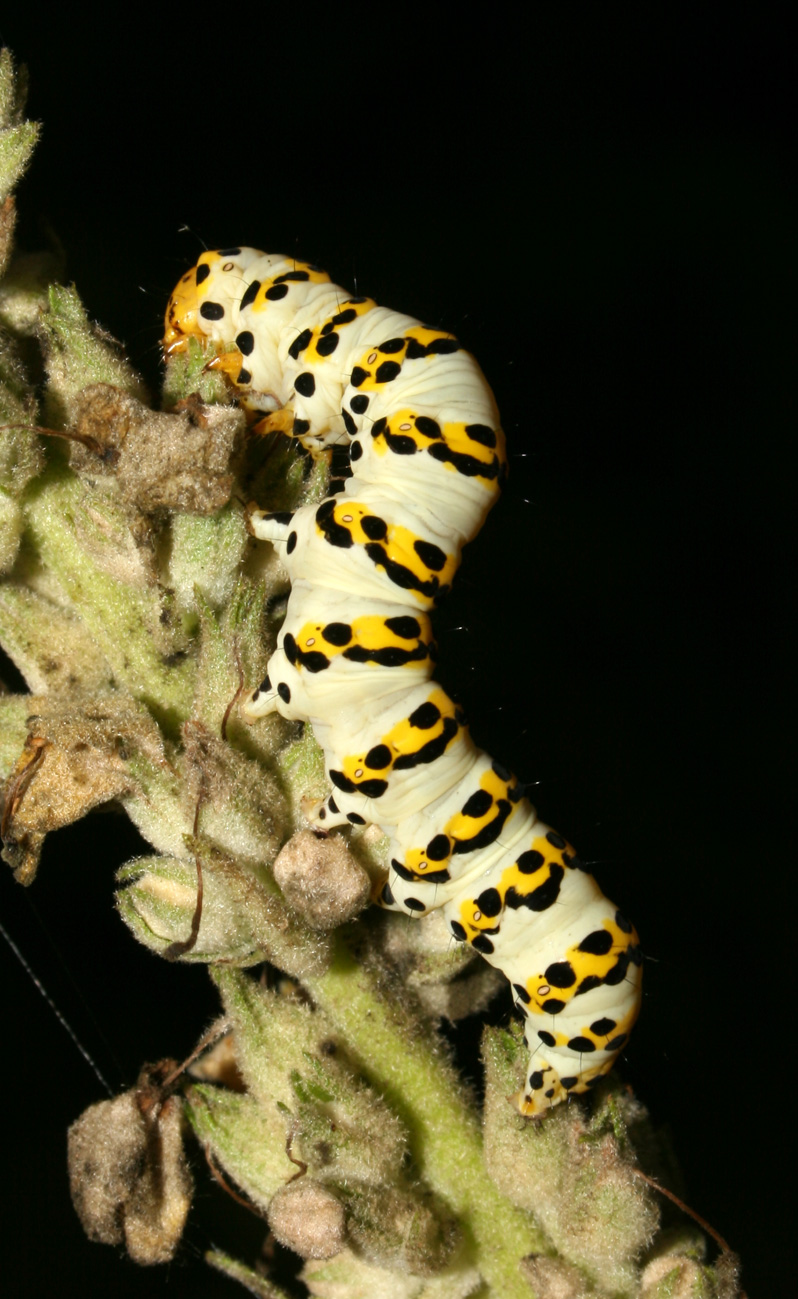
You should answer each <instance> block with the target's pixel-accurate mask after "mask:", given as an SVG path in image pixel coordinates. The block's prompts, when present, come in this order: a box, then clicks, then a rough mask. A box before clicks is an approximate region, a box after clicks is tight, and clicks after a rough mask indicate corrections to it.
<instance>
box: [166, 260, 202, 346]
mask: <svg viewBox="0 0 798 1299" xmlns="http://www.w3.org/2000/svg"><path fill="white" fill-rule="evenodd" d="M198 312H199V294H198V293H197V273H196V267H194V266H192V268H191V270H190V271H186V273H185V275H184V276H183V277H182V279H181V280H180V281H179V282H178V284H177V285H176V286H175V289H174V292H173V293H172V296H171V298H170V299H169V305H168V306H167V308H166V316H165V319H164V333H163V350H164V353H165V354H166V356H174V354H175V353H176V352H185V350H186V348H187V347H188V340H189V338H202V330H201V329H200V326H199V319H198Z"/></svg>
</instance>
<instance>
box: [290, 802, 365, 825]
mask: <svg viewBox="0 0 798 1299" xmlns="http://www.w3.org/2000/svg"><path fill="white" fill-rule="evenodd" d="M302 812H303V815H304V817H305V819H306V821H308V822H309V824H310V825H312V826H313V828H314V830H335V829H336V828H337V827H338V826H342V825H351V824H352V822H351V821H350V819H349V817H348V816H347V815H346V814H345V813H344V812H342V811H341V809H340V808H339V806H338V804H337V803H336V801H335V795H334V794H330V795H329V797H328V798H323V799H318V800H316V799H312V798H303V800H302ZM361 819H362V818H361Z"/></svg>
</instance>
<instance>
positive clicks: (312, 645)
mask: <svg viewBox="0 0 798 1299" xmlns="http://www.w3.org/2000/svg"><path fill="white" fill-rule="evenodd" d="M190 336H194V337H196V338H198V339H199V340H200V341H201V342H202V343H203V345H208V346H209V345H211V344H214V345H216V346H217V348H219V347H220V348H221V352H222V356H221V359H220V364H221V366H222V368H223V369H224V371H225V372H226V373H227V374H228V375H229V376H230V378H231V380H232V382H234V383H235V385H236V386H237V388H238V389H239V391H240V396H241V401H242V404H244V405H245V406H247V407H249V409H250V410H251V411H257V412H261V414H260V415H259V416H258V417H257V418H258V423H257V425H256V427H259V428H261V429H262V430H264V431H265V430H267V429H269V428H274V429H279V430H280V431H281V432H283V433H287V434H288V435H289V436H293V437H295V438H298V439H299V441H300V442H301V443H302V445H303V446H304V447H305V448H306V449H307V450H310V451H312V452H316V453H319V452H320V451H322V450H324V449H325V448H328V447H341V446H347V445H348V447H349V456H350V468H351V474H350V476H349V477H348V478H347V479H346V480H345V481H344V482H336V486H335V490H333V491H332V492H331V494H330V495H329V497H328V498H327V499H326V500H325V501H323V502H322V504H321V505H320V506H306V507H303V508H302V509H299V510H297V511H296V512H295V513H294V514H292V515H282V514H264V513H263V512H260V511H256V512H255V513H254V514H253V515H252V517H251V526H252V529H253V531H254V532H255V535H256V536H258V537H260V538H262V539H263V540H267V541H273V542H274V541H279V542H283V543H285V545H284V547H283V549H282V551H281V553H282V556H283V559H284V562H285V565H286V567H287V569H288V572H289V575H290V577H291V580H292V583H297V582H301V585H300V586H299V587H297V588H296V589H295V590H294V591H292V594H291V596H290V598H289V601H288V609H287V613H286V618H285V623H284V625H283V628H282V631H281V633H280V637H279V640H278V644H277V648H276V650H275V652H274V654H273V655H272V657H271V660H270V662H269V670H268V677H267V678H266V680H265V681H264V683H263V685H262V686H261V687H259V688H258V689H257V690H255V691H254V692H253V693H252V694H251V695H250V697H249V699H248V701H247V703H246V705H245V709H244V711H245V713H246V715H247V716H248V717H250V718H255V717H259V716H262V715H263V714H265V713H268V712H271V711H273V710H276V711H278V712H280V713H281V714H282V715H283V716H284V717H288V718H295V719H300V720H303V721H309V722H310V723H311V724H312V726H313V727H314V730H315V732H316V734H317V737H318V738H320V740H321V741H322V745H323V748H324V757H325V763H326V768H327V773H328V776H329V780H330V783H331V785H332V786H333V787H334V791H335V794H334V798H333V797H332V796H331V797H330V798H328V799H327V800H326V802H323V803H320V804H318V805H317V806H316V807H315V808H314V809H313V810H312V812H311V813H310V815H309V819H310V821H311V823H312V824H315V825H318V826H323V827H324V829H325V830H329V829H330V828H332V827H335V826H346V825H350V824H356V825H362V824H365V823H373V824H376V825H378V826H380V827H381V829H382V830H383V831H384V832H385V834H387V835H388V837H389V841H390V861H391V868H390V874H389V877H388V879H387V881H386V882H385V884H384V887H383V889H382V893H381V896H380V901H381V904H382V905H383V906H385V907H389V908H391V909H393V910H399V911H404V912H405V913H406V914H409V915H412V916H421V915H424V914H425V913H426V912H428V911H430V910H432V909H433V908H435V907H442V908H443V914H444V917H445V920H446V922H447V924H448V927H449V929H450V932H451V933H452V936H453V937H454V939H455V940H456V941H457V942H468V943H470V944H471V945H472V946H473V947H474V948H475V950H476V951H478V952H481V953H482V955H483V956H484V957H485V958H486V960H488V961H490V963H491V964H493V965H496V966H498V968H499V969H501V970H502V971H503V972H504V973H505V974H506V976H507V978H508V979H509V981H510V984H511V987H512V991H513V998H514V1001H515V1005H516V1008H517V1009H518V1010H519V1011H520V1013H521V1014H522V1015H523V1017H524V1020H525V1029H526V1040H527V1042H528V1045H529V1047H530V1053H531V1058H530V1065H529V1070H528V1073H527V1079H526V1085H525V1087H524V1090H523V1092H521V1093H519V1095H518V1097H517V1100H518V1105H519V1109H520V1110H521V1112H522V1113H524V1114H529V1115H537V1114H540V1113H542V1112H543V1111H544V1110H546V1109H548V1108H549V1107H550V1106H552V1105H556V1104H557V1103H558V1102H559V1101H561V1100H563V1099H564V1098H565V1097H566V1096H567V1095H569V1094H571V1093H576V1092H585V1091H588V1090H589V1089H590V1088H591V1087H592V1086H594V1085H595V1083H596V1082H597V1081H598V1080H599V1079H600V1078H601V1077H602V1076H603V1075H604V1074H605V1073H607V1072H608V1070H609V1069H610V1068H611V1067H612V1064H613V1062H614V1060H615V1057H616V1056H617V1054H618V1052H619V1051H620V1050H621V1049H622V1047H623V1046H624V1044H625V1042H626V1041H627V1038H628V1035H629V1031H630V1029H631V1028H632V1025H633V1024H634V1021H635V1019H636V1017H637V1013H638V1010H639V1005H640V987H641V957H640V948H639V944H638V938H637V934H636V933H635V931H634V928H633V927H632V925H630V924H629V922H628V921H627V920H625V919H624V917H623V916H622V915H621V913H620V912H619V911H617V910H616V908H615V906H614V904H613V903H611V902H609V901H608V900H607V899H606V898H605V897H604V896H603V894H602V892H601V890H600V888H599V886H598V884H597V883H596V881H595V880H594V879H593V877H592V875H590V874H589V872H588V871H587V870H586V869H585V868H584V866H583V865H582V864H581V862H580V861H579V858H578V857H577V856H576V854H575V852H574V851H573V849H572V848H571V847H570V845H569V844H568V843H567V842H566V840H565V839H564V838H562V836H561V835H559V834H557V833H555V832H554V831H553V830H550V829H549V828H548V827H547V826H545V825H543V824H542V823H541V822H540V821H539V820H538V818H537V814H536V812H535V809H534V808H533V807H532V806H531V805H530V803H529V802H528V801H527V799H526V798H524V797H523V792H522V790H521V788H520V786H519V784H518V781H517V780H516V778H515V777H514V776H513V775H511V774H510V773H509V772H508V771H506V770H505V769H504V768H503V767H501V766H500V765H499V764H498V763H495V762H493V761H492V759H491V758H490V757H489V756H488V754H486V753H484V752H483V751H482V750H480V749H478V748H477V747H476V745H475V744H474V743H473V741H472V739H471V737H470V734H469V731H468V727H467V726H466V724H465V719H464V717H463V714H462V712H461V710H460V709H459V708H458V707H457V705H456V704H455V703H454V702H453V701H452V700H451V699H450V698H449V697H448V695H447V694H446V692H445V691H444V690H443V689H442V688H441V687H440V686H439V685H438V684H437V683H436V682H434V681H433V680H432V674H433V667H434V644H433V640H432V631H431V627H430V621H429V611H430V610H431V609H432V608H433V607H434V606H435V603H436V602H437V600H439V599H440V597H441V595H442V594H444V593H445V592H446V591H447V590H448V589H449V586H450V584H451V582H452V579H453V577H454V575H455V572H456V570H457V567H458V564H459V562H460V550H461V547H462V546H463V544H464V543H465V542H467V541H469V540H471V539H472V538H473V537H474V536H475V535H476V533H477V532H478V531H479V529H480V527H481V526H482V523H483V522H484V519H485V517H486V515H487V513H488V511H489V510H490V508H491V506H492V505H493V504H494V502H495V501H496V499H497V496H498V493H499V490H500V486H501V483H502V480H503V478H504V475H505V472H506V459H505V450H504V436H503V434H502V431H501V428H500V426H499V415H498V411H497V409H496V405H495V402H494V399H493V394H492V392H491V390H490V388H489V387H488V384H487V382H486V380H485V378H484V376H483V375H482V372H481V370H480V369H479V366H478V365H477V363H476V361H475V360H474V358H473V357H472V356H470V355H469V354H468V353H467V352H466V351H464V349H463V348H461V347H460V345H459V343H458V342H457V340H456V339H455V338H453V337H452V336H451V335H450V334H447V333H445V332H443V331H441V330H437V329H429V328H427V327H426V326H423V325H421V324H419V322H418V321H417V320H414V319H413V318H412V317H410V316H404V315H400V314H399V313H397V312H394V311H389V310H388V309H386V308H384V307H378V306H377V304H376V303H375V302H373V301H372V300H371V299H369V298H361V297H348V296H347V295H346V292H345V291H344V290H342V289H340V288H338V287H337V286H336V285H334V284H331V283H330V280H329V277H328V276H327V275H326V274H325V273H324V272H323V271H320V270H318V269H317V268H316V267H314V266H311V265H309V264H307V263H303V262H297V261H295V260H294V259H292V258H286V257H283V256H279V255H273V254H265V253H261V252H258V251H257V250H256V249H252V248H242V249H238V250H234V251H225V252H224V253H219V252H208V253H203V255H202V256H201V257H200V259H199V262H198V264H197V266H196V267H195V268H193V269H192V270H191V271H189V272H188V273H187V274H186V275H184V276H183V278H182V279H181V281H180V282H179V284H178V285H177V288H176V289H175V291H174V294H173V295H172V298H171V300H170V302H169V307H168V310H167V313H166V332H165V338H164V346H165V349H166V351H167V352H168V353H171V352H175V351H179V350H181V349H182V348H184V347H185V346H186V345H187V339H188V338H189V337H190ZM244 357H246V366H244V364H243V359H244ZM264 394H268V395H269V396H268V399H265V398H264ZM275 405H277V407H278V409H276V410H274V407H275ZM264 407H265V408H266V409H272V410H273V411H274V413H273V414H271V415H266V416H263V415H262V411H263V409H264ZM333 684H334V689H333V690H331V689H330V686H331V685H333Z"/></svg>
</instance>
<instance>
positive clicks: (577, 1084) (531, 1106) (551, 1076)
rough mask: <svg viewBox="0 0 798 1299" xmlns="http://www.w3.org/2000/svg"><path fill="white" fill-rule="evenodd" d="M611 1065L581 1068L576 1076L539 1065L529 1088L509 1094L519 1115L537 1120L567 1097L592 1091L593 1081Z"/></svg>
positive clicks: (549, 1066) (596, 1080) (607, 1071)
mask: <svg viewBox="0 0 798 1299" xmlns="http://www.w3.org/2000/svg"><path fill="white" fill-rule="evenodd" d="M611 1064H612V1062H610V1065H608V1066H606V1067H603V1068H595V1069H584V1070H583V1071H582V1072H581V1074H580V1075H579V1077H578V1078H575V1077H567V1078H562V1077H561V1076H560V1074H559V1073H558V1072H557V1070H556V1069H555V1068H554V1067H553V1065H546V1064H544V1065H542V1067H540V1066H539V1067H538V1068H537V1069H536V1070H535V1072H534V1073H533V1074H532V1075H531V1076H530V1078H529V1081H528V1090H522V1091H517V1092H515V1093H514V1094H513V1095H512V1096H510V1097H508V1099H509V1100H510V1101H511V1103H512V1104H513V1105H515V1107H516V1109H517V1110H518V1112H519V1114H523V1115H524V1117H525V1118H529V1119H539V1118H541V1117H542V1116H543V1115H544V1114H545V1113H546V1111H547V1110H550V1109H553V1108H554V1106H555V1105H560V1104H561V1103H562V1101H566V1100H568V1098H569V1097H570V1096H578V1095H581V1094H583V1093H585V1092H589V1091H592V1089H593V1088H594V1087H595V1085H596V1083H597V1082H598V1081H599V1080H600V1079H601V1078H603V1077H604V1075H605V1074H606V1073H609V1070H610V1068H611Z"/></svg>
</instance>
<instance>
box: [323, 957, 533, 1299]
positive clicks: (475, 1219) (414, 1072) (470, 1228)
mask: <svg viewBox="0 0 798 1299" xmlns="http://www.w3.org/2000/svg"><path fill="white" fill-rule="evenodd" d="M303 982H304V983H305V984H306V986H307V987H308V989H309V991H310V993H311V995H312V996H313V997H314V999H315V1000H316V1002H317V1004H318V1005H320V1006H321V1007H322V1008H323V1009H324V1010H325V1011H326V1013H327V1014H328V1015H329V1017H330V1018H331V1019H332V1020H333V1021H334V1023H335V1024H336V1026H337V1027H338V1028H339V1029H340V1030H341V1032H342V1034H344V1035H345V1038H346V1045H347V1050H348V1051H351V1052H352V1053H353V1054H355V1055H356V1057H357V1059H358V1063H359V1064H360V1065H361V1067H362V1068H363V1070H364V1072H365V1073H366V1074H367V1075H368V1076H369V1078H370V1079H371V1081H372V1082H373V1083H374V1084H375V1085H376V1086H378V1087H379V1088H380V1090H381V1092H382V1093H383V1095H384V1096H385V1097H386V1099H387V1100H388V1102H389V1103H390V1104H391V1105H392V1106H393V1107H394V1109H395V1110H396V1112H397V1113H398V1114H399V1115H400V1116H401V1118H402V1119H403V1120H404V1122H405V1123H406V1124H407V1127H408V1129H409V1131H410V1140H411V1147H412V1150H413V1155H414V1158H415V1161H416V1165H417V1167H418V1170H419V1173H420V1174H421V1176H422V1177H423V1178H424V1179H425V1181H426V1182H427V1183H428V1184H429V1185H430V1186H431V1187H432V1188H433V1190H434V1191H435V1192H436V1193H437V1194H438V1195H439V1196H440V1197H441V1198H442V1199H443V1200H444V1201H445V1202H446V1204H447V1205H448V1206H449V1208H450V1209H451V1210H452V1211H453V1212H454V1213H455V1214H456V1215H457V1217H458V1218H459V1220H460V1222H461V1224H462V1226H463V1228H464V1230H465V1232H466V1236H467V1238H468V1239H469V1241H470V1243H471V1244H472V1247H473V1256H474V1260H475V1262H476V1263H477V1266H478V1267H479V1269H480V1270H481V1272H482V1275H483V1278H484V1280H485V1281H486V1282H487V1283H488V1286H489V1287H490V1289H489V1293H490V1294H495V1295H501V1296H502V1299H531V1294H532V1292H531V1289H530V1286H529V1283H528V1282H527V1281H525V1280H524V1279H523V1278H522V1277H521V1275H520V1272H519V1263H520V1260H521V1259H522V1258H524V1257H525V1256H526V1255H527V1254H537V1253H540V1252H541V1250H543V1249H546V1248H547V1242H546V1240H545V1238H544V1237H543V1235H542V1233H541V1232H540V1231H539V1229H538V1228H537V1227H536V1226H535V1225H534V1223H533V1221H532V1220H531V1218H530V1217H529V1215H528V1214H526V1213H524V1212H522V1211H521V1210H519V1209H517V1208H516V1207H515V1206H514V1205H513V1204H511V1203H510V1202H509V1200H506V1199H505V1198H504V1196H503V1195H502V1194H501V1193H500V1192H499V1190H498V1189H497V1188H496V1187H495V1186H494V1184H493V1182H492V1181H491V1180H490V1178H489V1176H488V1174H487V1171H486V1169H485V1164H484V1161H483V1158H482V1133H481V1130H480V1125H479V1120H478V1117H477V1115H476V1113H475V1112H474V1109H473V1106H472V1104H470V1102H469V1098H468V1096H467V1094H466V1092H465V1090H464V1088H463V1086H462V1083H461V1082H460V1080H459V1078H458V1077H457V1074H456V1072H455V1070H454V1069H453V1067H452V1065H451V1063H450V1061H449V1060H448V1058H447V1057H446V1055H445V1054H444V1053H443V1051H442V1050H441V1048H440V1046H439V1045H437V1046H436V1043H435V1039H434V1037H433V1036H432V1035H431V1034H426V1033H419V1031H418V1025H417V1024H416V1023H415V1022H413V1021H410V1020H409V1018H408V1017H407V1016H405V1015H404V1013H403V1012H402V1009H401V1007H400V1006H398V1005H395V1004H394V1005H392V1004H390V1003H389V1002H388V1001H387V1000H386V998H385V996H384V995H381V993H380V992H379V990H378V988H377V985H376V982H375V979H374V976H373V974H372V972H371V971H370V970H369V968H368V967H367V966H366V965H364V964H362V963H361V962H359V961H358V960H357V959H356V958H355V957H354V955H353V954H352V952H351V950H350V949H349V947H348V946H347V943H346V941H345V939H343V938H341V936H340V935H338V936H337V939H336V944H335V947H334V955H333V962H332V965H331V966H330V968H329V969H328V970H327V971H326V973H324V974H322V975H319V976H318V977H315V978H309V979H304V980H303Z"/></svg>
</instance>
